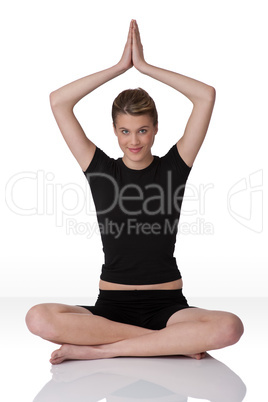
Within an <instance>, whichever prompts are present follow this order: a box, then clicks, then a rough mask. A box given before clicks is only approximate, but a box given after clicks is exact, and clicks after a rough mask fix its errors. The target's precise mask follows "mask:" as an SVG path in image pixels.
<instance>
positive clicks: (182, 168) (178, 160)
mask: <svg viewBox="0 0 268 402" xmlns="http://www.w3.org/2000/svg"><path fill="white" fill-rule="evenodd" d="M163 159H165V160H166V161H167V163H168V164H169V165H171V168H172V170H175V171H177V172H178V175H179V176H180V177H181V178H182V179H183V181H185V182H186V180H187V178H188V176H189V174H190V172H191V170H192V168H191V167H190V166H188V165H187V164H186V163H185V162H184V160H183V159H182V157H181V156H180V154H179V151H178V148H177V144H175V145H173V147H172V148H171V149H170V150H169V151H168V153H167V154H166V155H165V156H164V157H163Z"/></svg>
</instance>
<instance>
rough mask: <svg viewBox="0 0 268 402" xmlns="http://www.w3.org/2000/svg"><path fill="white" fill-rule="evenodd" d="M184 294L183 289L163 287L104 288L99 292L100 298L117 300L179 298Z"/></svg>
mask: <svg viewBox="0 0 268 402" xmlns="http://www.w3.org/2000/svg"><path fill="white" fill-rule="evenodd" d="M179 296H182V289H172V290H170V289H163V290H159V289H157V290H102V289H100V292H99V296H98V298H99V299H109V300H115V301H121V300H126V301H130V300H137V299H150V300H152V299H157V300H161V299H166V298H174V299H176V298H178V297H179Z"/></svg>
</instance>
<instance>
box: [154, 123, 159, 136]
mask: <svg viewBox="0 0 268 402" xmlns="http://www.w3.org/2000/svg"><path fill="white" fill-rule="evenodd" d="M154 130H155V133H154V135H156V134H157V133H158V123H156V125H155V126H154Z"/></svg>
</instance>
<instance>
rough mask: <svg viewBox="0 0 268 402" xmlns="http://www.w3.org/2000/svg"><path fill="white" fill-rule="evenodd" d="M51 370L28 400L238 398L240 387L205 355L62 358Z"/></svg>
mask: <svg viewBox="0 0 268 402" xmlns="http://www.w3.org/2000/svg"><path fill="white" fill-rule="evenodd" d="M52 374H53V377H52V380H51V381H50V382H49V383H48V384H46V385H45V387H44V388H43V389H42V390H41V391H40V393H39V394H38V395H37V397H36V398H35V399H34V402H45V401H50V402H56V401H57V402H73V401H75V400H87V401H100V400H104V401H105V400H106V401H113V402H121V401H138V400H141V399H142V400H143V401H144V400H146V401H152V400H157V401H165V402H175V401H176V402H178V401H180V402H186V401H187V400H188V396H191V397H196V398H199V399H205V400H209V401H219V402H221V401H222V402H226V401H230V402H231V401H237V402H238V401H242V400H243V398H244V396H245V393H246V387H245V384H244V383H243V381H242V380H241V379H240V378H239V376H238V375H237V374H235V373H234V372H233V371H232V370H230V369H229V368H228V367H227V366H226V365H224V364H223V363H221V362H219V361H218V360H216V359H214V358H212V357H210V356H208V357H207V358H205V359H203V360H201V361H197V360H192V359H190V358H186V357H160V358H159V357H156V358H138V359H137V358H118V359H111V360H97V361H75V362H66V363H63V364H62V365H59V366H53V368H52ZM208 384H210V385H211V386H208ZM223 390H224V392H223ZM85 396H87V399H86V398H84V397H85Z"/></svg>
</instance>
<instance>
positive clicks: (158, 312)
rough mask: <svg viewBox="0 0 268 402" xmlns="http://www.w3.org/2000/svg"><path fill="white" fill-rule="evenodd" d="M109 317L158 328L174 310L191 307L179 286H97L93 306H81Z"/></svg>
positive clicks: (161, 326)
mask: <svg viewBox="0 0 268 402" xmlns="http://www.w3.org/2000/svg"><path fill="white" fill-rule="evenodd" d="M81 307H84V308H86V309H87V310H89V311H90V312H91V313H93V314H94V315H99V316H101V317H105V318H107V319H109V320H112V321H117V322H121V323H124V324H130V325H136V326H139V327H143V328H148V329H153V330H159V329H162V328H165V327H166V324H167V321H168V319H169V318H170V317H171V316H172V314H174V313H176V311H180V310H182V309H185V308H190V306H189V305H188V303H187V300H186V298H185V297H184V295H183V293H182V290H181V289H178V290H177V289H176V290H100V293H99V296H98V299H97V301H96V304H95V306H81Z"/></svg>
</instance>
